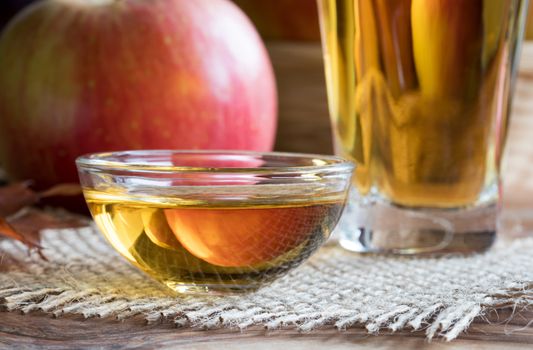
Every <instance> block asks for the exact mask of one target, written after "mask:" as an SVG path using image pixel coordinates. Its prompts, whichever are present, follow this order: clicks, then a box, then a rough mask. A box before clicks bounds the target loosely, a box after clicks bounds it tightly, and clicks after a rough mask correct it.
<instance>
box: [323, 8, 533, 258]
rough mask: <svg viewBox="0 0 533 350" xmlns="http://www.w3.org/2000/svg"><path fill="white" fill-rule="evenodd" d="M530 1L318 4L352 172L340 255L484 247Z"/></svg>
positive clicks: (333, 112) (331, 98) (339, 134)
mask: <svg viewBox="0 0 533 350" xmlns="http://www.w3.org/2000/svg"><path fill="white" fill-rule="evenodd" d="M527 5H528V1H527V0H318V6H319V11H320V20H321V34H322V44H323V52H324V58H325V71H326V80H327V89H328V102H329V111H330V117H331V121H332V124H333V130H334V140H335V149H336V152H337V153H338V154H339V155H342V156H344V157H346V158H348V159H350V160H352V161H354V162H355V163H356V164H357V168H356V171H355V175H354V178H353V183H354V187H355V188H356V192H357V193H356V194H355V200H354V203H355V204H353V203H352V205H353V206H355V208H354V209H355V210H353V213H355V214H352V215H354V216H353V218H352V219H353V226H352V229H351V230H348V232H345V233H344V234H343V236H342V237H341V239H340V243H341V245H342V246H343V247H345V248H347V249H349V250H353V251H359V252H385V253H406V254H411V253H424V252H450V251H455V252H458V251H460V252H474V251H483V250H485V249H487V248H488V247H490V246H491V245H492V243H493V241H494V239H495V236H496V222H497V212H498V208H499V202H500V199H501V198H500V193H501V191H500V162H501V157H502V149H503V146H504V143H505V139H506V134H507V125H508V120H509V105H510V101H511V95H512V90H513V81H514V76H515V72H516V66H517V64H516V63H517V56H518V52H519V48H520V43H521V39H522V34H523V28H524V22H525V14H526V12H527Z"/></svg>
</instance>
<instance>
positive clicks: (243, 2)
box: [233, 0, 320, 41]
mask: <svg viewBox="0 0 533 350" xmlns="http://www.w3.org/2000/svg"><path fill="white" fill-rule="evenodd" d="M233 1H234V2H235V3H236V4H237V5H239V7H240V8H241V9H242V10H243V11H244V12H245V13H246V14H247V15H248V16H249V17H250V19H251V20H252V21H253V22H254V24H255V26H256V27H257V30H258V31H259V33H261V36H262V37H263V38H264V39H267V40H294V41H320V29H319V25H318V8H317V4H316V0H233Z"/></svg>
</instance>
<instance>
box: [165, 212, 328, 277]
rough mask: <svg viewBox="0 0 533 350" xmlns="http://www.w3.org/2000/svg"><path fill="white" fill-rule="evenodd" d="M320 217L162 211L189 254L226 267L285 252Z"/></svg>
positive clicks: (306, 234)
mask: <svg viewBox="0 0 533 350" xmlns="http://www.w3.org/2000/svg"><path fill="white" fill-rule="evenodd" d="M317 209H318V210H320V209H321V208H317ZM322 209H323V208H322ZM322 215H323V214H322ZM322 215H320V213H319V212H317V211H316V210H315V209H314V208H309V207H308V208H305V207H298V208H279V209H272V208H266V209H212V208H211V209H165V216H166V217H167V221H168V224H169V226H170V228H171V230H172V231H173V232H174V235H175V236H176V238H177V239H178V240H179V242H180V243H181V244H182V245H183V246H184V247H185V248H186V249H187V250H188V251H189V252H190V253H191V254H193V255H194V256H196V257H198V258H200V259H202V260H204V261H207V262H209V263H211V264H214V265H218V266H226V267H238V266H240V267H244V266H253V265H256V264H261V263H264V262H267V261H270V260H272V259H275V258H276V257H278V256H280V255H282V254H284V253H286V252H288V251H289V250H291V249H292V248H294V247H296V246H297V245H299V244H300V243H302V242H303V241H304V240H305V239H306V238H307V237H309V235H311V234H312V233H313V231H314V230H315V229H316V227H317V222H318V221H319V220H317V219H319V218H320V217H322Z"/></svg>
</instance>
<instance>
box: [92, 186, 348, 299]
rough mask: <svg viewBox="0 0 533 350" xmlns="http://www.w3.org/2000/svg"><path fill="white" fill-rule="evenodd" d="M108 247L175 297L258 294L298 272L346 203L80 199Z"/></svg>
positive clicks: (101, 194) (332, 200)
mask: <svg viewBox="0 0 533 350" xmlns="http://www.w3.org/2000/svg"><path fill="white" fill-rule="evenodd" d="M85 197H86V199H87V203H88V205H89V208H90V211H91V213H92V215H93V217H94V219H95V221H96V223H97V224H98V226H99V228H100V229H101V230H102V231H103V233H104V235H105V236H106V238H107V240H108V241H109V242H110V243H111V244H112V245H113V247H115V249H116V250H117V251H118V252H120V254H121V255H123V256H124V257H125V258H126V259H128V260H129V261H130V262H132V263H133V264H135V265H136V266H138V267H139V268H141V269H142V270H143V271H145V272H146V273H148V274H149V275H151V276H153V277H154V278H156V279H158V280H160V281H162V282H164V283H165V284H167V285H168V286H169V287H171V288H172V289H174V290H178V291H179V289H180V286H181V285H186V286H188V287H187V289H190V286H191V285H202V286H204V287H205V286H207V287H208V286H210V285H212V286H215V285H216V286H217V288H220V286H221V285H225V286H226V287H227V288H228V289H233V288H235V289H239V288H242V287H243V286H245V288H251V289H254V288H257V287H258V286H259V284H260V283H264V282H268V281H271V280H272V279H274V278H275V277H276V276H279V275H280V274H282V273H284V272H286V271H287V270H289V269H291V268H293V267H294V266H295V265H299V264H300V263H301V262H302V261H303V260H304V259H306V258H307V257H308V256H309V255H310V254H311V253H312V252H313V251H315V250H316V249H317V248H318V247H319V246H320V245H321V244H322V243H323V242H324V240H326V239H327V238H328V237H329V235H330V233H331V230H332V229H333V227H334V226H335V224H336V222H337V219H338V217H339V216H340V212H341V210H342V208H343V205H344V198H342V197H339V198H336V199H335V198H329V199H328V200H313V199H304V200H303V201H298V200H297V201H295V202H294V203H291V202H287V201H280V202H270V201H269V202H265V203H261V201H255V202H249V203H239V204H235V205H228V203H227V201H225V202H222V201H221V202H219V203H217V202H216V201H213V202H209V203H205V202H204V203H199V201H198V200H183V199H182V198H180V197H172V196H165V195H164V193H161V195H153V196H143V197H141V198H139V197H135V196H132V195H117V194H113V193H107V192H105V191H104V192H98V191H94V190H87V191H85Z"/></svg>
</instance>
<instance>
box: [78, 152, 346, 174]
mask: <svg viewBox="0 0 533 350" xmlns="http://www.w3.org/2000/svg"><path fill="white" fill-rule="evenodd" d="M153 155H173V156H174V155H175V156H179V155H183V156H186V155H203V156H224V155H227V156H250V157H255V158H258V159H261V158H263V159H264V158H268V157H270V158H273V159H275V158H285V159H287V158H289V159H291V158H292V159H294V160H297V159H305V160H308V161H309V162H310V164H309V165H294V166H291V165H287V166H271V167H216V166H214V167H207V166H199V167H197V166H183V165H161V164H151V163H150V161H149V160H146V161H144V162H132V163H127V162H124V161H118V160H110V159H106V158H110V157H113V156H115V157H117V156H141V157H142V156H146V157H149V156H153ZM289 164H290V163H289ZM76 165H77V167H78V168H83V169H84V170H100V171H127V172H141V173H224V174H246V173H254V174H257V173H260V174H263V173H266V174H285V173H345V172H351V171H353V169H354V168H355V164H354V163H352V162H351V161H349V160H347V159H344V158H342V157H338V156H333V155H321V154H313V153H297V152H295V153H293V152H256V151H245V150H171V149H157V150H126V151H112V152H97V153H89V154H85V155H82V156H80V157H78V158H77V159H76Z"/></svg>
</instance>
